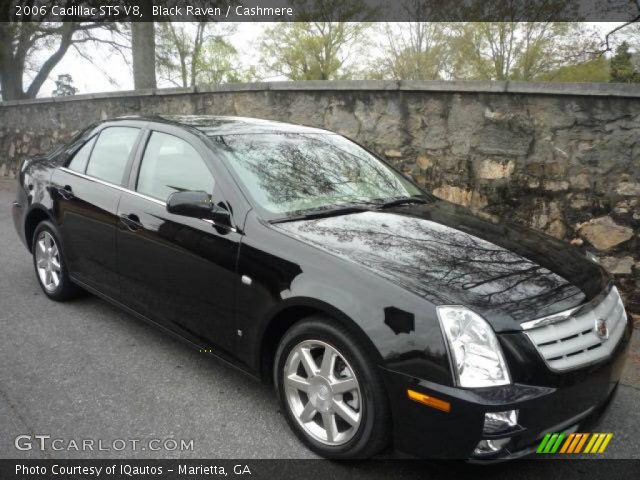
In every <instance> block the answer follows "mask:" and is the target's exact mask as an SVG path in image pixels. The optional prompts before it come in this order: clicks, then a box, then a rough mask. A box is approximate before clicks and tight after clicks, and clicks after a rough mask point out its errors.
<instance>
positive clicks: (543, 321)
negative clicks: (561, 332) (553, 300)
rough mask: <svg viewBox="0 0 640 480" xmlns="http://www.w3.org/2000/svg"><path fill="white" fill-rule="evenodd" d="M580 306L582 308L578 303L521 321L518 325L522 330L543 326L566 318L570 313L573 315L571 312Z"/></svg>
mask: <svg viewBox="0 0 640 480" xmlns="http://www.w3.org/2000/svg"><path fill="white" fill-rule="evenodd" d="M580 308H582V305H578V306H577V307H573V308H571V309H569V310H565V311H564V312H560V313H554V314H553V315H547V316H546V317H540V318H536V319H535V320H529V321H527V322H524V323H521V324H520V326H521V327H522V329H523V330H531V329H532V328H537V327H544V326H545V325H551V324H552V323H558V322H562V321H563V320H566V319H567V318H569V317H570V316H571V315H573V313H574V312H575V311H576V310H578V309H580Z"/></svg>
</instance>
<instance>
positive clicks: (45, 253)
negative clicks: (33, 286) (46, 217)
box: [35, 231, 62, 292]
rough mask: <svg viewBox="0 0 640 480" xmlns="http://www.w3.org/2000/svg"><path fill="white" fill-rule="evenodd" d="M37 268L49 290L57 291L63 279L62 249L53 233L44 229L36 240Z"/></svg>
mask: <svg viewBox="0 0 640 480" xmlns="http://www.w3.org/2000/svg"><path fill="white" fill-rule="evenodd" d="M35 255H36V269H37V270H38V277H39V278H40V282H41V283H42V285H43V286H44V288H45V290H46V291H47V292H53V291H55V290H56V289H57V288H58V286H59V285H60V281H61V279H62V272H61V269H62V262H61V260H60V250H59V249H58V245H57V244H56V241H55V239H54V238H53V235H51V234H50V233H49V232H47V231H43V232H41V233H40V235H38V240H37V241H36V251H35Z"/></svg>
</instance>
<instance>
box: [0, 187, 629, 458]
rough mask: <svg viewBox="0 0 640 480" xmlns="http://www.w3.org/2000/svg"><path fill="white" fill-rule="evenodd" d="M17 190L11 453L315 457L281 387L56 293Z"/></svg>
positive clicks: (5, 192)
mask: <svg viewBox="0 0 640 480" xmlns="http://www.w3.org/2000/svg"><path fill="white" fill-rule="evenodd" d="M14 189H15V184H14V182H13V181H12V182H7V181H5V180H0V327H1V329H2V333H1V334H0V458H114V459H115V458H189V457H192V458H206V457H209V458H247V459H249V458H312V457H313V455H312V454H311V453H310V452H309V451H308V450H306V449H305V448H304V447H303V446H302V445H301V444H300V443H299V442H298V441H297V439H296V438H295V437H294V436H293V434H292V433H291V432H290V431H289V428H288V426H287V425H286V422H285V420H284V418H283V417H282V415H281V414H280V412H279V411H278V404H277V403H276V401H275V398H274V395H273V393H272V391H271V389H270V388H268V387H266V386H263V385H261V384H260V383H258V382H256V381H254V380H252V379H251V378H249V377H247V376H246V375H244V374H242V373H240V372H238V371H236V370H234V369H232V368H231V367H228V366H226V365H225V364H223V363H222V362H219V361H216V360H215V359H211V358H207V357H205V356H203V355H202V354H200V353H198V352H196V351H194V350H192V349H190V348H189V347H187V346H186V345H184V344H183V343H181V342H179V341H177V340H174V339H173V338H171V337H169V336H168V335H166V334H163V333H162V332H160V331H158V330H156V329H155V328H153V327H152V326H149V325H147V324H145V323H143V322H141V321H139V320H137V319H135V318H133V317H131V316H130V315H128V314H126V313H123V312H121V311H120V310H118V309H116V308H115V307H112V306H111V305H110V304H108V303H106V302H104V301H102V300H99V299H98V298H96V297H93V296H87V297H86V298H82V299H80V300H76V301H72V302H68V303H64V304H61V303H55V302H52V301H49V300H48V299H47V298H46V297H45V296H44V294H43V293H42V292H41V290H40V288H39V286H38V284H37V283H36V278H35V275H34V273H33V269H32V264H31V258H30V256H29V253H28V252H27V250H26V249H25V248H24V247H23V246H22V244H21V243H20V241H19V239H18V237H17V235H16V233H15V231H14V228H13V223H12V220H11V212H10V203H11V201H12V200H13V197H14ZM639 343H640V342H639V341H638V333H637V332H636V334H635V335H634V349H633V355H632V358H631V359H630V360H631V361H630V362H628V365H627V370H626V372H625V377H624V381H623V384H622V385H621V386H620V388H619V393H618V395H617V397H616V399H615V401H614V404H613V405H612V406H611V408H610V410H609V413H608V414H607V415H606V417H604V418H603V420H602V422H601V427H600V430H601V431H610V432H614V434H615V436H614V440H613V441H612V442H611V444H610V446H609V448H608V449H607V453H606V456H607V457H625V458H640V452H639V446H640V445H639V443H640V435H639V434H638V427H639V426H640V408H639V407H638V406H639V405H640V390H639V385H640V366H639V362H640V355H639V352H640V345H639ZM20 434H27V435H50V436H51V437H52V438H61V439H63V440H65V441H66V442H68V441H69V440H70V439H77V440H78V441H80V440H81V439H93V440H95V442H96V444H95V445H96V446H97V441H98V440H103V441H104V442H105V444H106V445H107V446H111V445H112V443H111V442H112V441H113V440H116V439H124V440H129V439H141V441H142V444H144V442H146V441H148V440H150V439H176V440H178V442H179V440H180V439H182V440H185V441H187V442H188V441H190V440H193V450H190V451H179V450H172V451H166V450H161V451H150V450H149V449H148V448H147V449H145V450H143V449H142V444H138V449H137V450H132V449H131V448H129V446H128V447H127V448H126V449H125V450H123V451H114V450H113V449H112V450H110V451H95V450H94V451H93V452H91V451H89V452H77V451H75V450H73V449H71V450H67V449H66V448H67V447H68V444H58V446H64V447H65V449H63V450H61V451H51V450H49V451H46V452H41V451H39V450H38V449H32V450H27V451H18V450H16V449H15V447H14V439H15V437H16V436H17V435H20ZM105 444H103V446H104V445H105ZM119 445H120V444H118V446H119ZM129 445H130V444H129ZM154 445H155V446H156V447H157V446H158V444H154ZM168 446H169V447H171V446H173V444H172V443H171V442H170V443H169V445H168Z"/></svg>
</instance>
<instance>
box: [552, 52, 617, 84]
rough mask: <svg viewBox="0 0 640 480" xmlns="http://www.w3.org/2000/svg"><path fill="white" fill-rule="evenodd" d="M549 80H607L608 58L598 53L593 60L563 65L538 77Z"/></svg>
mask: <svg viewBox="0 0 640 480" xmlns="http://www.w3.org/2000/svg"><path fill="white" fill-rule="evenodd" d="M540 80H542V81H550V82H608V81H609V60H607V58H606V57H605V56H604V55H600V56H598V57H596V58H594V59H593V60H589V61H586V62H582V63H578V64H575V65H565V66H562V67H560V68H558V69H557V70H554V71H552V72H549V73H546V74H544V75H542V76H541V77H540Z"/></svg>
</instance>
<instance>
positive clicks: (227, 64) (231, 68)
mask: <svg viewBox="0 0 640 480" xmlns="http://www.w3.org/2000/svg"><path fill="white" fill-rule="evenodd" d="M233 29H234V27H233V26H229V25H220V24H213V23H207V22H204V21H203V22H195V23H180V22H163V23H158V24H157V27H156V65H157V70H158V75H159V77H160V78H162V79H164V80H167V81H169V82H171V83H173V84H174V85H176V86H181V87H189V86H194V85H202V84H207V85H211V84H213V85H218V84H222V83H233V82H243V81H249V80H251V79H252V77H253V74H252V73H251V71H244V70H243V69H242V68H241V67H240V59H239V55H238V52H237V50H236V49H235V47H234V46H233V45H232V44H231V43H230V42H229V41H228V40H227V38H228V36H229V35H231V34H232V33H233Z"/></svg>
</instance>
